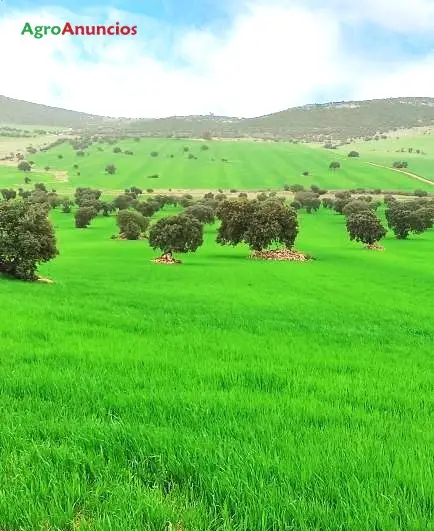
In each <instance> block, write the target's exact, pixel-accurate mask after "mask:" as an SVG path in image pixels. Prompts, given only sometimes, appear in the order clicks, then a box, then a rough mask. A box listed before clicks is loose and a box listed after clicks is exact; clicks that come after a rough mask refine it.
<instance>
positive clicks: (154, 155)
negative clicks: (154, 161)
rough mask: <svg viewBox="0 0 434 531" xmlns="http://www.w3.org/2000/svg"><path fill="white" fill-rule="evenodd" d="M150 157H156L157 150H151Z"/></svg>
mask: <svg viewBox="0 0 434 531" xmlns="http://www.w3.org/2000/svg"><path fill="white" fill-rule="evenodd" d="M150 155H151V157H158V151H151V153H150Z"/></svg>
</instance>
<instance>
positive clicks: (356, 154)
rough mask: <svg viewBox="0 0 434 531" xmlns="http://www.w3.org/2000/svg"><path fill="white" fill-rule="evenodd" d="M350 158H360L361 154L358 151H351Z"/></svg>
mask: <svg viewBox="0 0 434 531" xmlns="http://www.w3.org/2000/svg"><path fill="white" fill-rule="evenodd" d="M348 156H349V157H359V156H360V153H359V152H358V151H350V152H349V153H348Z"/></svg>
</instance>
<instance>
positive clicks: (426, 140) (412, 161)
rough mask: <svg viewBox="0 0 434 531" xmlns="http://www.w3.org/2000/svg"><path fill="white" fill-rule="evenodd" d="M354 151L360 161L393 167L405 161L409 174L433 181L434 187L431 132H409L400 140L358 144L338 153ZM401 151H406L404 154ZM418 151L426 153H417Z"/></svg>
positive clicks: (433, 187) (394, 138)
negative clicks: (396, 163)
mask: <svg viewBox="0 0 434 531" xmlns="http://www.w3.org/2000/svg"><path fill="white" fill-rule="evenodd" d="M409 148H410V149H412V152H411V153H409V152H408V149H409ZM352 149H355V150H357V151H359V152H360V156H361V159H360V160H369V161H371V162H376V163H380V164H384V165H386V166H391V165H392V164H393V162H394V161H396V160H405V161H407V162H408V171H409V172H412V173H415V174H416V175H419V176H421V177H424V178H425V179H429V180H431V181H432V182H433V185H434V170H433V168H434V133H433V131H431V130H428V131H426V132H425V133H422V132H418V131H415V132H411V131H407V132H406V134H403V135H402V136H400V137H399V138H397V137H392V138H388V139H385V140H378V141H375V140H370V141H368V142H358V143H355V144H351V145H350V146H344V147H341V148H339V150H338V151H339V152H341V153H348V151H351V150H352ZM401 149H405V150H406V151H405V152H404V153H402V152H400V150H401ZM417 150H419V151H420V152H424V153H417ZM416 182H417V181H416ZM421 184H423V183H421ZM431 189H434V186H431Z"/></svg>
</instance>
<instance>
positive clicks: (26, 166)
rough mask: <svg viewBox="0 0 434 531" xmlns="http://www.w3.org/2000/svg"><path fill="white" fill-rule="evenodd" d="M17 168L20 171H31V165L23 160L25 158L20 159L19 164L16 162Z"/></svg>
mask: <svg viewBox="0 0 434 531" xmlns="http://www.w3.org/2000/svg"><path fill="white" fill-rule="evenodd" d="M18 169H19V170H20V171H31V170H32V167H31V165H30V164H29V163H28V162H27V161H25V160H22V161H21V162H20V163H19V164H18Z"/></svg>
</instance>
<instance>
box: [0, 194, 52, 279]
mask: <svg viewBox="0 0 434 531" xmlns="http://www.w3.org/2000/svg"><path fill="white" fill-rule="evenodd" d="M57 254H58V250H57V248H56V237H55V233H54V228H53V225H52V224H51V222H50V221H49V219H48V216H47V210H46V209H45V208H44V207H43V206H40V205H37V204H35V203H31V202H29V201H21V200H11V201H1V202H0V271H2V272H3V273H7V274H9V275H11V276H14V277H16V278H20V279H23V280H35V279H36V269H37V266H38V264H39V263H42V262H48V261H49V260H51V259H53V258H55V257H56V255H57Z"/></svg>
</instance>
